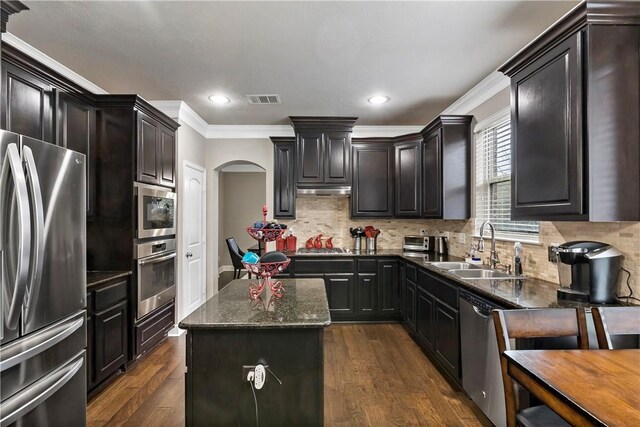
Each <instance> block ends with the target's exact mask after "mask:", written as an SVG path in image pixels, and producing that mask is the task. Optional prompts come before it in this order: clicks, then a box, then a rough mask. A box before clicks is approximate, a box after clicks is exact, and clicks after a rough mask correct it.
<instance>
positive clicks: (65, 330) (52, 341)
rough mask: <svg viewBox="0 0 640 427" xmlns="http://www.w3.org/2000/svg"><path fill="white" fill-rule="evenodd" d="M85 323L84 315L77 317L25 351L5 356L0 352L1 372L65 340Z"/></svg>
mask: <svg viewBox="0 0 640 427" xmlns="http://www.w3.org/2000/svg"><path fill="white" fill-rule="evenodd" d="M83 323H84V317H81V318H80V319H77V320H76V321H75V322H73V323H72V324H71V325H69V326H66V325H60V326H59V328H56V329H62V330H60V331H59V332H57V333H56V334H55V335H53V336H45V337H43V338H44V340H43V341H42V342H39V343H36V344H34V345H32V346H31V347H30V348H29V349H28V350H27V351H23V352H21V353H18V354H16V355H14V356H9V357H4V355H3V354H2V353H0V359H1V360H0V372H3V371H5V370H6V369H9V368H11V367H14V366H16V365H18V364H20V363H22V362H24V361H25V360H27V359H30V358H32V357H33V356H35V355H37V354H40V353H42V352H43V351H45V350H48V349H50V348H51V347H53V346H54V345H56V344H58V343H59V342H61V341H63V340H65V339H66V338H67V337H68V336H70V335H71V334H73V333H74V332H75V331H77V330H78V329H80V327H81V326H82V324H83Z"/></svg>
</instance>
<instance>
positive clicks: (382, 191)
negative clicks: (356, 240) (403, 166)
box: [351, 139, 394, 218]
mask: <svg viewBox="0 0 640 427" xmlns="http://www.w3.org/2000/svg"><path fill="white" fill-rule="evenodd" d="M352 151H353V186H352V189H351V216H352V217H353V218H389V217H392V216H393V209H394V207H393V203H394V195H393V193H394V184H393V183H394V162H393V154H394V149H393V145H392V144H391V143H390V142H389V141H383V142H381V141H380V140H364V139H360V140H358V143H355V144H353V150H352Z"/></svg>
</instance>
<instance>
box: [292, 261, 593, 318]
mask: <svg viewBox="0 0 640 427" xmlns="http://www.w3.org/2000/svg"><path fill="white" fill-rule="evenodd" d="M288 256H290V257H294V258H296V257H309V256H317V257H322V258H323V259H324V258H328V257H331V256H332V255H311V254H288ZM335 256H337V257H345V256H353V257H400V258H401V259H403V260H404V261H407V262H411V263H413V264H415V265H417V266H418V267H421V268H423V269H425V270H427V271H429V272H432V273H435V274H436V275H439V276H443V277H445V278H447V279H450V280H452V281H454V282H456V283H458V284H459V285H460V287H461V288H462V289H466V290H469V291H471V292H472V293H474V294H476V295H478V296H481V297H485V298H487V299H489V300H490V301H492V302H494V303H497V304H498V305H502V306H504V307H505V308H546V307H564V306H567V307H575V306H576V303H571V302H564V301H558V298H557V290H558V287H559V285H558V284H557V283H552V282H547V281H546V280H540V279H535V278H532V277H526V274H527V272H526V271H525V272H524V274H525V278H524V279H518V280H515V279H499V280H498V279H496V280H493V279H492V280H473V279H461V278H460V277H458V276H455V275H453V274H450V273H448V272H447V271H446V270H442V269H439V268H436V267H433V266H432V265H431V264H430V263H432V262H449V261H458V262H459V261H464V259H462V258H458V257H454V256H450V255H436V254H434V253H424V254H421V253H418V252H404V251H403V250H402V249H383V250H378V251H376V252H375V253H371V252H354V253H348V254H337V255H335ZM581 306H589V304H582V305H581Z"/></svg>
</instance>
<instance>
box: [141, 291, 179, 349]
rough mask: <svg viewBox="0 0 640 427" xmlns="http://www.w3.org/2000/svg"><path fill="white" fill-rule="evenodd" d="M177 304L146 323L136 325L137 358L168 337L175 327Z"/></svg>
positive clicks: (150, 318) (155, 315)
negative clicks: (174, 319)
mask: <svg viewBox="0 0 640 427" xmlns="http://www.w3.org/2000/svg"><path fill="white" fill-rule="evenodd" d="M174 312H175V304H174V303H173V302H172V303H171V304H168V305H167V306H165V307H164V308H161V309H160V310H159V311H158V312H157V313H155V314H153V315H151V317H149V318H148V319H146V320H145V321H144V322H142V323H140V324H139V325H136V327H135V329H136V357H139V356H141V355H143V354H144V353H145V352H147V350H149V349H151V348H152V347H153V346H154V345H155V344H156V343H158V342H159V341H160V340H162V339H163V338H164V337H166V336H167V332H169V330H170V329H171V328H172V327H173V318H174Z"/></svg>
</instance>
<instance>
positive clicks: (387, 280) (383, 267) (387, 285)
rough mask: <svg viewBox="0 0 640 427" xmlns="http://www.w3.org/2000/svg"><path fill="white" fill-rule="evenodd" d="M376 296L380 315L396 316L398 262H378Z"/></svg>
mask: <svg viewBox="0 0 640 427" xmlns="http://www.w3.org/2000/svg"><path fill="white" fill-rule="evenodd" d="M378 295H379V307H380V314H384V315H396V314H398V304H399V302H398V300H399V299H400V298H399V286H398V261H397V260H378Z"/></svg>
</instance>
